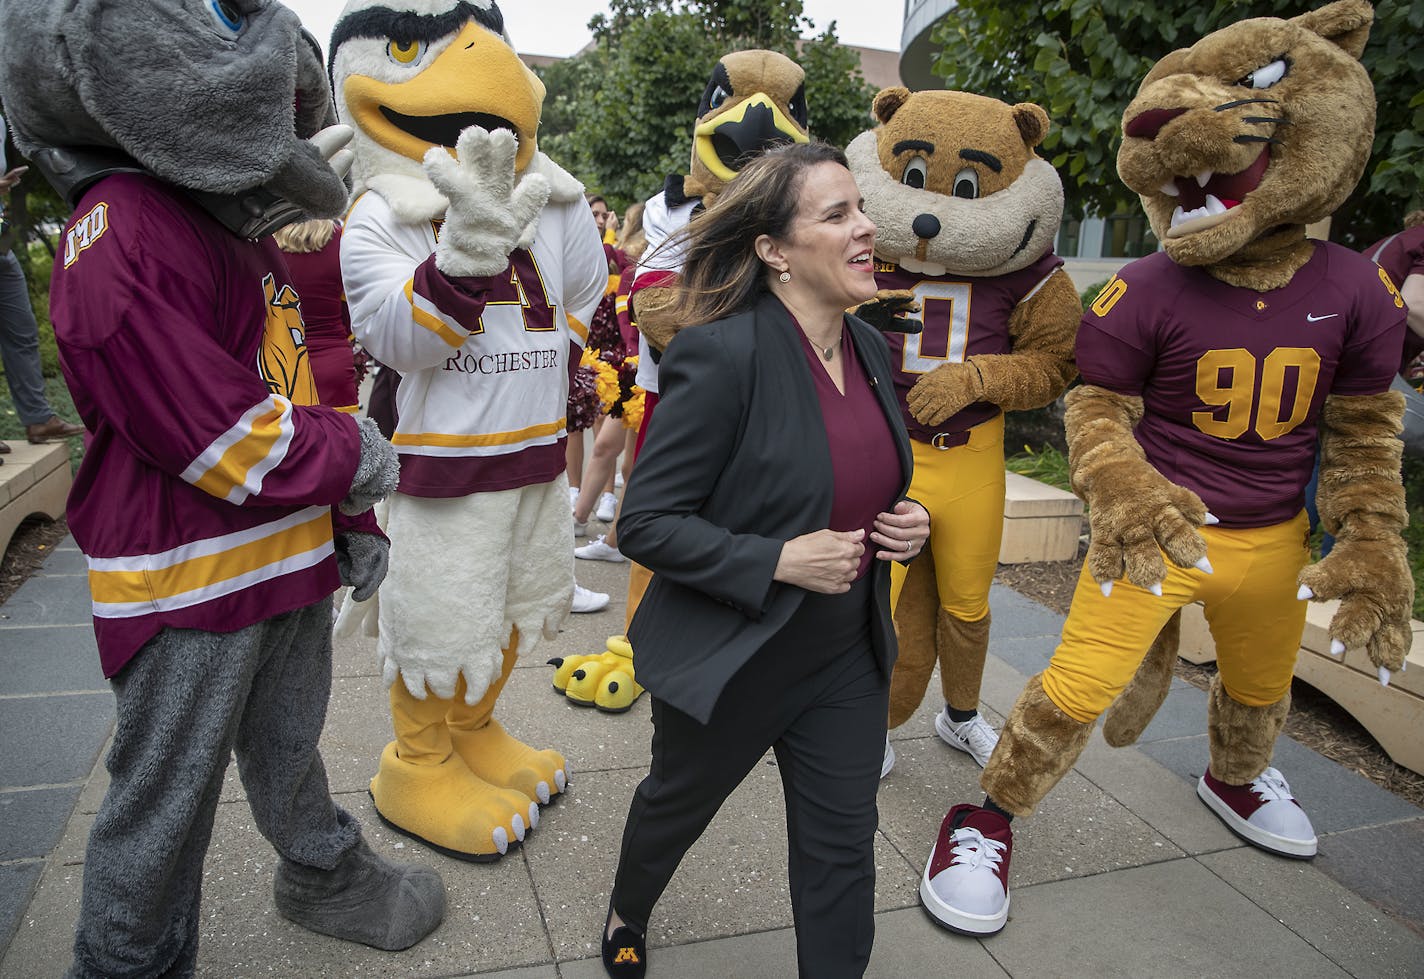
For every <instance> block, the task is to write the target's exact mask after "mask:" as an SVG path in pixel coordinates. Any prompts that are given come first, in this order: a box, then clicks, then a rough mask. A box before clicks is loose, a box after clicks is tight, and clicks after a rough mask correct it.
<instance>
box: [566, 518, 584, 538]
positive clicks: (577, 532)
mask: <svg viewBox="0 0 1424 979" xmlns="http://www.w3.org/2000/svg"><path fill="white" fill-rule="evenodd" d="M570 516H571V518H572V519H573V521H574V536H575V537H587V536H588V521H586V520H585V521H584V522H583V523H579V522H578V518H576V517H572V514H571V515H570Z"/></svg>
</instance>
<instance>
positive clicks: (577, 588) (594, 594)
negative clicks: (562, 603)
mask: <svg viewBox="0 0 1424 979" xmlns="http://www.w3.org/2000/svg"><path fill="white" fill-rule="evenodd" d="M607 607H608V596H607V595H605V594H604V593H603V592H601V591H590V590H589V589H587V588H585V587H584V586H583V585H580V584H577V583H575V584H574V607H573V610H574V611H575V612H601V611H603V610H604V609H606V608H607Z"/></svg>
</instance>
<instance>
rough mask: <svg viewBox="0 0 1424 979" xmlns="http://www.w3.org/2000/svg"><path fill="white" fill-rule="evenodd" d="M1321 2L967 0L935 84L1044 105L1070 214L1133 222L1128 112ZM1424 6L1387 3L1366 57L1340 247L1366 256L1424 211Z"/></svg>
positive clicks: (1338, 221)
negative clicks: (1152, 75)
mask: <svg viewBox="0 0 1424 979" xmlns="http://www.w3.org/2000/svg"><path fill="white" fill-rule="evenodd" d="M1318 5H1319V4H1318V3H1311V2H1310V0H1296V2H1295V3H1294V4H1293V6H1296V7H1298V8H1299V9H1296V10H1291V11H1282V9H1281V5H1280V3H1279V2H1278V0H1275V2H1272V0H1266V2H1261V0H1208V2H1204V3H1200V4H1193V5H1174V4H1166V5H1155V6H1154V5H1151V4H1142V3H1139V2H1137V0H1044V2H1042V3H1040V4H1003V3H998V2H997V0H960V2H959V3H958V4H957V5H956V6H955V8H954V9H953V10H952V11H951V12H950V14H949V15H948V16H947V17H946V18H945V19H944V21H943V22H942V23H941V24H940V25H939V27H938V28H937V29H936V33H935V41H936V42H937V43H939V44H940V45H942V51H941V52H940V54H939V56H938V58H937V59H936V61H935V66H934V70H935V73H936V74H938V75H940V76H941V77H943V78H944V79H945V80H946V84H947V86H948V87H950V88H956V89H963V90H966V91H971V92H978V93H981V94H984V95H991V96H993V97H995V98H1000V99H1003V100H1005V101H1007V102H1037V103H1038V104H1039V105H1042V106H1043V107H1044V108H1045V109H1047V110H1048V114H1049V116H1050V118H1052V119H1053V121H1054V129H1053V130H1052V131H1051V132H1050V133H1049V135H1048V137H1047V139H1045V140H1044V143H1043V146H1042V147H1041V152H1042V153H1043V155H1044V156H1045V157H1046V158H1047V159H1048V160H1049V162H1051V163H1052V164H1053V165H1054V166H1055V167H1057V168H1058V170H1059V172H1060V173H1061V174H1062V176H1063V183H1064V190H1065V192H1066V194H1067V198H1068V208H1069V213H1072V214H1076V215H1079V216H1081V215H1083V214H1084V213H1096V214H1102V215H1109V214H1114V213H1119V212H1122V211H1132V210H1135V209H1137V207H1138V206H1139V204H1138V200H1137V196H1136V195H1135V194H1133V193H1132V192H1131V191H1129V190H1128V189H1127V188H1126V187H1124V186H1123V185H1122V183H1121V182H1120V181H1119V180H1118V177H1117V168H1116V158H1117V150H1118V146H1119V145H1120V143H1121V142H1122V132H1121V125H1122V110H1123V109H1124V108H1125V107H1126V106H1127V103H1128V102H1130V101H1131V100H1132V97H1133V95H1135V94H1136V92H1137V86H1138V82H1139V81H1140V80H1141V79H1142V77H1143V76H1144V75H1145V74H1146V73H1147V71H1148V69H1149V68H1150V67H1151V66H1152V65H1153V64H1154V63H1156V62H1157V61H1158V60H1159V59H1161V58H1162V56H1163V55H1165V54H1167V53H1168V52H1169V51H1172V50H1174V49H1175V48H1179V47H1186V46H1189V45H1191V44H1193V43H1195V41H1196V40H1197V39H1198V38H1200V37H1202V36H1203V35H1205V34H1209V33H1211V32H1212V31H1214V30H1218V29H1220V28H1222V27H1225V26H1226V25H1228V24H1231V23H1234V22H1236V21H1238V20H1243V19H1245V18H1247V17H1262V16H1274V17H1280V16H1292V15H1294V14H1295V13H1302V12H1304V11H1305V10H1307V9H1309V8H1310V7H1312V6H1318ZM1421 28H1424V0H1412V2H1394V3H1392V2H1389V0H1380V2H1379V3H1378V4H1377V6H1376V11H1375V25H1374V28H1373V30H1372V31H1371V34H1370V43H1369V45H1368V46H1367V47H1366V49H1365V55H1364V58H1363V61H1364V64H1365V68H1366V69H1367V70H1368V71H1369V73H1370V77H1371V79H1372V80H1373V82H1374V86H1375V95H1376V98H1377V101H1378V115H1377V118H1376V123H1375V143H1374V152H1373V154H1372V155H1371V157H1370V162H1369V165H1368V167H1367V169H1366V171H1365V172H1366V179H1365V180H1362V181H1361V182H1360V186H1359V187H1358V188H1357V189H1356V191H1355V193H1354V194H1353V195H1352V196H1351V198H1350V199H1349V200H1348V201H1346V203H1345V204H1344V205H1343V206H1342V207H1341V208H1340V210H1339V211H1337V212H1336V215H1335V220H1334V223H1333V226H1332V237H1334V238H1336V239H1338V240H1342V241H1345V242H1346V243H1349V244H1353V245H1355V246H1357V247H1358V246H1361V245H1363V244H1366V243H1368V242H1370V241H1373V240H1374V239H1376V238H1379V237H1382V236H1383V235H1385V234H1388V233H1390V232H1392V231H1395V230H1398V228H1399V226H1400V221H1401V219H1402V218H1403V216H1404V214H1405V212H1406V211H1408V210H1412V209H1414V208H1417V207H1419V206H1421V205H1424V46H1421V45H1419V44H1418V43H1417V38H1418V35H1419V32H1420V30H1421Z"/></svg>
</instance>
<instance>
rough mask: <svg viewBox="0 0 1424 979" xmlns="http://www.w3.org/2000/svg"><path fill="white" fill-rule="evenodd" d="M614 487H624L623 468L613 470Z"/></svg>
mask: <svg viewBox="0 0 1424 979" xmlns="http://www.w3.org/2000/svg"><path fill="white" fill-rule="evenodd" d="M613 488H614V489H622V488H623V470H622V469H616V470H614V472H613Z"/></svg>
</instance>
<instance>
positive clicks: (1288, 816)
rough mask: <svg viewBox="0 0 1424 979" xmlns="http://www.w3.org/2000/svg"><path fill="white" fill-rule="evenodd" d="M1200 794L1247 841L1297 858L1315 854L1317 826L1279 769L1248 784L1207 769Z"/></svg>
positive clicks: (1228, 826) (1269, 771) (1222, 819)
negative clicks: (1216, 775)
mask: <svg viewBox="0 0 1424 979" xmlns="http://www.w3.org/2000/svg"><path fill="white" fill-rule="evenodd" d="M1197 796H1198V797H1199V798H1200V799H1201V801H1202V802H1205V803H1206V804H1207V807H1208V808H1210V809H1211V811H1212V812H1214V813H1216V814H1217V816H1219V817H1220V818H1221V821H1222V822H1223V823H1225V824H1226V828H1227V829H1229V830H1231V832H1233V833H1235V834H1236V835H1237V836H1239V837H1241V838H1242V839H1243V840H1245V841H1246V842H1247V843H1250V844H1253V845H1254V846H1258V847H1260V848H1261V849H1262V850H1268V851H1270V852H1271V853H1275V854H1279V855H1280V856H1283V857H1295V858H1296V859H1297V860H1309V859H1310V858H1311V857H1313V856H1315V850H1316V838H1315V828H1314V827H1313V826H1311V825H1310V817H1309V816H1307V815H1306V814H1305V810H1304V809H1302V808H1301V807H1300V803H1299V802H1296V801H1295V796H1293V795H1291V790H1290V785H1289V784H1287V782H1286V780H1285V776H1283V775H1282V774H1281V773H1280V772H1278V771H1276V769H1274V768H1268V769H1266V770H1265V771H1264V772H1262V773H1261V774H1260V775H1258V776H1256V778H1255V779H1254V780H1253V781H1251V782H1250V783H1249V784H1247V785H1227V784H1226V783H1225V782H1219V781H1217V780H1216V778H1214V777H1213V776H1212V774H1211V772H1207V773H1206V774H1205V775H1203V776H1202V777H1201V778H1200V779H1199V780H1198V781H1197Z"/></svg>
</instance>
